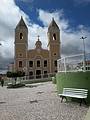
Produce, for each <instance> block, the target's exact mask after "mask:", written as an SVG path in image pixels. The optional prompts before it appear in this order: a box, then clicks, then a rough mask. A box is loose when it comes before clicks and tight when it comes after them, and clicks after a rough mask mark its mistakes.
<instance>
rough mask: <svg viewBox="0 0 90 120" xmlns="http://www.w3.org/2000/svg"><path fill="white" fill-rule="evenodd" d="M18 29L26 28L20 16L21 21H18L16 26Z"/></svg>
mask: <svg viewBox="0 0 90 120" xmlns="http://www.w3.org/2000/svg"><path fill="white" fill-rule="evenodd" d="M18 27H25V28H27V25H26V23H25V22H24V20H23V17H22V16H21V19H20V21H19V23H18V24H17V26H16V28H18Z"/></svg>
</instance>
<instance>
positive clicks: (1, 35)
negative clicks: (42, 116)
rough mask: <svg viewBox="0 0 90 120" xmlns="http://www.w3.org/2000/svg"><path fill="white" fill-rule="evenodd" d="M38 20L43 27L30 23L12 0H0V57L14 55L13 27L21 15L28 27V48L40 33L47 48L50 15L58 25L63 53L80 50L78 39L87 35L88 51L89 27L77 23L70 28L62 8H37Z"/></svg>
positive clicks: (80, 43) (80, 42)
mask: <svg viewBox="0 0 90 120" xmlns="http://www.w3.org/2000/svg"><path fill="white" fill-rule="evenodd" d="M38 14H39V15H38V20H40V21H41V22H42V23H43V25H44V27H41V26H39V25H38V24H35V23H30V19H29V16H27V15H26V14H25V13H24V12H23V11H22V10H20V8H19V7H18V6H17V5H16V4H15V2H14V0H2V1H0V42H1V43H2V46H0V57H2V58H3V59H7V58H13V57H14V39H15V38H14V29H15V27H16V25H17V23H18V22H19V20H20V17H21V16H23V17H24V20H25V22H26V24H27V25H28V29H29V48H33V47H35V42H36V40H37V36H38V35H40V40H41V41H42V43H43V47H44V48H47V43H48V38H47V29H48V25H49V24H50V22H51V19H52V17H54V18H55V21H56V23H57V24H58V25H59V27H60V32H61V33H60V34H61V45H62V53H63V55H70V54H76V53H79V52H82V50H83V45H82V41H81V39H80V37H81V36H87V39H86V40H85V44H86V51H89V48H90V44H88V43H90V42H89V38H90V35H89V28H86V27H85V26H83V25H79V26H78V27H77V29H76V31H73V30H72V28H70V25H69V20H68V19H67V20H66V19H65V17H64V12H63V10H60V11H58V10H56V11H55V12H52V13H50V12H49V11H44V10H41V9H39V10H38Z"/></svg>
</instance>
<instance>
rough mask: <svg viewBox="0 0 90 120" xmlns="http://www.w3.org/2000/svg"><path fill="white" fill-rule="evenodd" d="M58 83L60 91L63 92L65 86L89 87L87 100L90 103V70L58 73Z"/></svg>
mask: <svg viewBox="0 0 90 120" xmlns="http://www.w3.org/2000/svg"><path fill="white" fill-rule="evenodd" d="M56 83H57V90H58V93H62V90H63V88H64V87H72V88H85V89H88V90H89V92H88V98H87V102H88V103H90V72H67V73H57V74H56Z"/></svg>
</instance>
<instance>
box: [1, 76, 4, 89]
mask: <svg viewBox="0 0 90 120" xmlns="http://www.w3.org/2000/svg"><path fill="white" fill-rule="evenodd" d="M1 85H2V87H3V85H4V79H3V77H2V78H1Z"/></svg>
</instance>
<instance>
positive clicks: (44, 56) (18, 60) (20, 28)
mask: <svg viewBox="0 0 90 120" xmlns="http://www.w3.org/2000/svg"><path fill="white" fill-rule="evenodd" d="M47 38H48V45H47V47H48V48H47V49H44V48H42V43H41V41H40V39H39V37H38V39H37V41H36V43H35V48H34V49H30V50H29V49H28V27H27V25H26V24H25V22H24V20H23V18H22V17H21V19H20V21H19V23H18V24H17V26H16V28H15V43H14V44H15V58H14V69H15V71H24V72H25V74H26V75H28V76H32V77H33V76H36V77H40V76H41V75H47V74H49V73H50V74H55V73H56V72H57V59H60V29H59V27H58V25H57V24H56V22H55V20H54V19H52V21H51V23H50V25H49V26H48V31H47Z"/></svg>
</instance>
